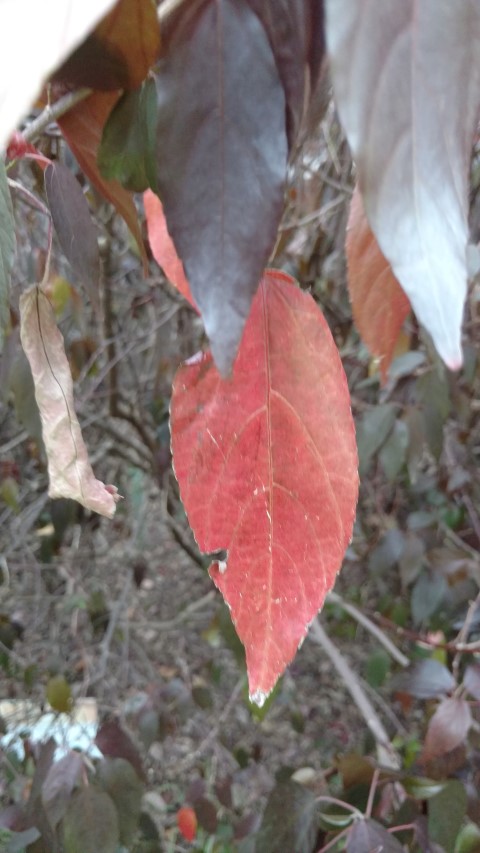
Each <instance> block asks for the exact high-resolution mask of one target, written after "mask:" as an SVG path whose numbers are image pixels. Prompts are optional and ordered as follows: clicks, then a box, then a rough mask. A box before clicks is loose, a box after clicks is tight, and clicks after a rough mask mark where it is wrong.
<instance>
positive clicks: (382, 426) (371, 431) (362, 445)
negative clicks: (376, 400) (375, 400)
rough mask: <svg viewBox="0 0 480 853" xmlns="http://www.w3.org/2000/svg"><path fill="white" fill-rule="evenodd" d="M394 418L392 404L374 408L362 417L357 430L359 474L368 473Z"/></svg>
mask: <svg viewBox="0 0 480 853" xmlns="http://www.w3.org/2000/svg"><path fill="white" fill-rule="evenodd" d="M396 417H397V411H396V408H395V406H394V404H393V403H384V404H383V405H381V406H375V407H374V408H373V409H371V410H370V411H369V412H366V413H365V414H364V415H363V417H362V419H361V421H360V423H359V425H358V430H357V444H358V456H359V459H360V473H361V474H362V473H363V474H366V472H367V471H368V468H369V465H370V462H371V461H372V459H373V457H374V456H375V454H376V453H377V452H378V451H379V450H380V448H381V447H382V445H383V444H384V442H385V441H386V439H387V438H388V436H389V435H390V432H391V430H392V428H393V425H394V423H395V419H396Z"/></svg>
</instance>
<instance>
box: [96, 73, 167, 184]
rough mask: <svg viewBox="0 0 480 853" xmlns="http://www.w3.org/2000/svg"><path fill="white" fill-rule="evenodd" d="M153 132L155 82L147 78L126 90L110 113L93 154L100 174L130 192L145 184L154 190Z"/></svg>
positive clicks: (154, 135) (154, 127)
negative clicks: (137, 87) (138, 86)
mask: <svg viewBox="0 0 480 853" xmlns="http://www.w3.org/2000/svg"><path fill="white" fill-rule="evenodd" d="M156 133H157V98H156V92H155V83H154V81H153V80H150V79H149V80H146V81H145V82H144V83H143V84H142V86H140V88H139V89H136V90H135V91H134V92H126V93H125V94H124V95H123V97H121V98H120V100H119V101H118V102H117V103H116V104H115V106H114V108H113V110H112V112H111V113H110V116H109V118H108V121H107V123H106V125H105V128H104V130H103V135H102V141H101V143H100V148H99V149H98V154H97V165H98V168H99V169H100V172H101V173H102V175H103V177H104V178H106V179H107V180H117V181H119V182H120V183H121V184H122V186H123V187H125V189H127V190H130V191H131V192H143V191H144V190H146V189H148V187H151V188H152V190H154V191H155V192H156V188H157V174H156V164H155V141H156Z"/></svg>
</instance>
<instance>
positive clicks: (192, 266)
mask: <svg viewBox="0 0 480 853" xmlns="http://www.w3.org/2000/svg"><path fill="white" fill-rule="evenodd" d="M166 41H167V43H166V44H165V45H164V47H165V58H164V59H163V60H162V62H161V64H160V66H159V71H158V73H157V75H156V82H157V94H158V104H159V125H158V144H157V166H158V186H159V195H160V198H161V200H162V202H163V205H164V210H165V215H166V219H167V224H168V230H169V232H170V234H171V236H172V239H173V241H174V244H175V247H176V250H177V252H178V255H179V256H180V258H181V260H182V261H183V264H184V267H185V272H186V275H187V278H188V281H189V282H190V286H191V290H192V293H193V296H194V299H195V302H196V303H197V305H198V307H199V309H200V311H201V314H202V318H203V321H204V324H205V329H206V331H207V334H208V336H209V338H210V341H211V345H212V352H213V356H214V358H215V361H216V363H217V366H218V367H219V369H220V371H221V372H222V373H223V374H227V373H229V371H230V369H231V366H232V363H233V360H234V357H235V353H236V351H237V347H238V344H239V341H240V337H241V335H242V331H243V327H244V324H245V321H246V318H247V316H248V314H249V311H250V304H251V301H252V298H253V295H254V293H255V292H256V289H257V287H258V284H259V282H260V278H261V275H262V272H263V269H264V267H265V265H266V263H267V261H268V258H269V255H270V253H271V250H272V248H273V245H274V242H275V237H276V233H277V227H278V223H279V220H280V217H281V214H282V209H283V192H284V181H285V173H286V164H287V136H286V127H285V96H284V93H283V88H282V85H281V82H280V79H279V76H278V71H277V67H276V64H275V59H274V56H273V53H272V50H271V47H270V44H269V41H268V38H267V35H266V33H265V30H264V29H263V27H262V24H261V23H260V20H259V19H258V17H257V15H255V13H254V12H252V10H251V9H250V8H249V7H248V6H247V5H246V4H245V3H244V2H240V0H216V2H214V1H213V0H210V2H207V3H204V4H202V5H201V7H200V9H196V10H194V11H193V12H192V14H191V15H186V16H182V17H181V19H180V21H179V22H178V24H177V26H175V27H174V28H173V32H172V33H171V35H170V36H169V37H168V38H167V40H166ZM172 163H173V164H174V167H173V168H172Z"/></svg>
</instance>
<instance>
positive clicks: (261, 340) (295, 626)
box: [171, 270, 358, 704]
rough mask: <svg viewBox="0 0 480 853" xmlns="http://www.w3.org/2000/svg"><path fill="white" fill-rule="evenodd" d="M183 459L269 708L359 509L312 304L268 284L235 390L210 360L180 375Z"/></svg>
mask: <svg viewBox="0 0 480 853" xmlns="http://www.w3.org/2000/svg"><path fill="white" fill-rule="evenodd" d="M171 430H172V448H173V457H174V465H175V471H176V475H177V477H178V481H179V484H180V491H181V495H182V499H183V502H184V505H185V508H186V511H187V515H188V517H189V521H190V524H191V526H192V529H193V531H194V533H195V536H196V538H197V541H198V543H199V546H200V548H201V549H202V550H203V551H207V552H210V551H214V550H216V549H224V548H226V549H228V551H229V555H228V564H225V563H215V564H214V565H213V566H212V568H211V575H212V577H213V580H214V582H215V584H216V585H217V586H218V588H219V589H220V591H221V592H222V594H223V596H224V598H225V600H226V601H227V603H228V605H229V607H230V610H231V614H232V618H233V621H234V623H235V626H236V629H237V632H238V635H239V637H240V639H241V640H242V642H243V644H244V645H245V649H246V655H247V667H248V673H249V684H250V693H251V695H252V697H253V699H254V701H256V702H258V703H259V704H261V703H262V701H263V700H264V699H265V697H266V695H267V694H268V693H269V692H270V691H271V690H272V688H273V686H274V684H275V682H276V680H277V678H278V677H279V675H280V674H281V673H282V672H283V670H284V669H285V667H286V665H287V664H288V663H289V662H290V661H291V660H292V658H293V657H294V655H295V652H296V650H297V648H298V645H299V643H300V642H301V641H302V639H303V638H304V637H305V635H306V633H307V629H308V624H309V622H311V620H312V619H313V617H314V616H315V614H316V613H317V611H318V610H319V609H320V607H321V606H322V604H323V602H324V599H325V595H326V594H327V592H328V590H329V589H330V588H331V587H332V585H333V583H334V580H335V576H336V573H337V571H338V569H339V568H340V563H341V561H342V557H343V554H344V551H345V548H346V546H347V544H348V542H349V539H350V536H351V532H352V525H353V519H354V514H355V504H356V499H357V489H358V477H357V452H356V447H355V434H354V427H353V421H352V415H351V411H350V402H349V395H348V389H347V384H346V379H345V374H344V372H343V368H342V365H341V362H340V359H339V356H338V352H337V349H336V347H335V344H334V342H333V339H332V336H331V333H330V331H329V329H328V326H327V324H326V322H325V320H324V318H323V316H322V314H321V312H320V311H319V309H318V307H317V306H316V304H315V303H314V301H313V299H312V298H311V297H310V296H308V295H307V294H305V293H302V292H301V291H300V290H299V289H298V288H297V287H295V284H294V282H293V279H291V278H290V276H287V275H285V274H283V273H280V272H278V271H273V270H270V271H267V273H266V274H265V276H264V277H263V279H262V281H261V284H260V287H259V291H258V293H257V295H256V297H255V299H254V302H253V304H252V311H251V315H250V317H249V320H248V322H247V325H246V327H245V332H244V336H243V339H242V344H241V348H240V352H239V355H238V357H237V360H236V362H235V365H234V369H233V376H232V379H231V380H228V381H227V380H222V379H221V377H220V375H219V373H218V371H217V369H216V368H215V366H214V364H213V361H212V358H211V356H210V355H206V356H204V357H200V358H198V357H197V358H195V359H192V360H191V361H190V362H189V363H187V364H186V365H184V366H183V367H182V368H180V370H179V371H178V373H177V375H176V378H175V381H174V387H173V397H172V410H171Z"/></svg>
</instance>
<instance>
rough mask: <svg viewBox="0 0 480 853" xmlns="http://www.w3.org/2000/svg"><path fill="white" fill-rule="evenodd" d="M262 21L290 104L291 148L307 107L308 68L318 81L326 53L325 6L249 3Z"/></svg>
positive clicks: (274, 0)
mask: <svg viewBox="0 0 480 853" xmlns="http://www.w3.org/2000/svg"><path fill="white" fill-rule="evenodd" d="M247 2H248V5H249V6H250V8H251V9H253V11H254V12H255V14H257V15H258V17H259V18H260V20H261V22H262V24H263V26H264V28H265V31H266V33H267V36H268V39H269V42H270V46H271V48H272V51H273V55H274V56H275V61H276V63H277V68H278V73H279V76H280V80H281V81H282V85H283V88H284V91H285V98H286V102H287V133H288V139H289V143H290V147H291V146H292V144H293V142H294V141H295V136H296V133H297V131H298V128H299V125H300V122H301V120H302V113H303V109H304V106H305V82H306V73H305V72H306V68H307V65H308V66H310V71H311V77H312V81H311V82H312V86H313V87H314V86H315V83H316V81H317V77H318V73H319V69H320V65H321V61H322V57H323V51H324V39H323V4H322V3H321V2H319V0H247Z"/></svg>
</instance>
